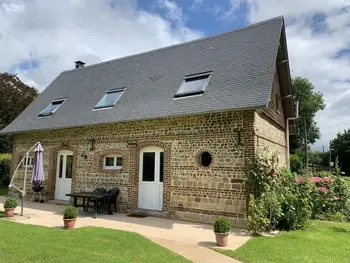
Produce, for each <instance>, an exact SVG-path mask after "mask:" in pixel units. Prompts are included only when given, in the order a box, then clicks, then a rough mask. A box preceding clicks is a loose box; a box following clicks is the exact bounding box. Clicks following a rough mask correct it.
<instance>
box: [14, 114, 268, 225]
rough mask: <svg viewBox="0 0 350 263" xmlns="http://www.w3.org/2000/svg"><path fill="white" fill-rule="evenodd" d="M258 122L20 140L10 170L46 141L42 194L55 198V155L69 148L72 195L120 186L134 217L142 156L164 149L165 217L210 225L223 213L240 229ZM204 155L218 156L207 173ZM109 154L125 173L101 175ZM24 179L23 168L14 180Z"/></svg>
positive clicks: (201, 119)
mask: <svg viewBox="0 0 350 263" xmlns="http://www.w3.org/2000/svg"><path fill="white" fill-rule="evenodd" d="M257 116H258V115H257V114H256V113H255V112H254V111H236V112H224V113H215V114H214V113H213V114H203V115H197V116H186V117H172V118H164V119H156V120H144V121H135V122H127V123H115V124H108V125H98V126H89V127H81V128H70V129H61V130H51V131H41V132H34V133H26V134H18V135H15V136H14V144H13V169H14V168H15V166H16V165H17V164H18V162H19V159H20V157H21V154H22V155H23V153H24V152H26V151H27V150H28V149H29V148H30V147H31V146H32V145H33V144H34V143H35V142H37V141H41V143H42V145H43V148H44V149H45V152H44V170H45V173H46V178H47V181H46V183H45V190H44V194H46V195H47V198H48V199H54V196H55V181H56V166H57V153H58V151H60V150H64V149H69V150H71V151H73V178H72V191H88V190H93V189H94V188H96V187H98V186H104V187H107V188H112V187H119V188H120V189H121V193H120V196H119V200H118V203H119V204H118V208H119V209H120V210H121V211H130V210H134V209H136V208H137V207H138V183H139V153H140V150H141V149H142V148H143V147H146V146H158V147H161V148H162V149H163V150H164V183H163V184H164V192H163V200H164V202H163V213H164V215H165V216H169V217H176V218H180V219H186V220H194V221H202V222H212V220H213V219H214V217H216V216H218V215H223V216H228V217H230V218H231V219H232V221H233V222H234V224H235V225H236V226H239V225H240V226H242V225H243V218H244V216H245V213H246V202H247V198H246V196H247V194H246V193H245V191H244V186H243V177H244V167H245V165H246V164H247V161H248V160H249V158H251V157H252V156H253V155H254V153H255V148H256V145H255V144H256V142H259V143H260V142H261V140H260V139H259V141H257V140H255V139H254V138H255V137H254V134H256V131H255V129H254V123H256V124H257V125H258V126H259V125H260V123H262V121H259V122H258V121H257ZM260 126H261V125H260ZM91 140H94V148H95V149H91V147H92V142H91ZM204 151H208V152H209V153H210V154H211V155H212V158H213V160H212V163H211V165H210V166H209V167H203V166H201V165H200V164H199V155H200V153H202V152H204ZM110 153H111V154H113V153H116V154H118V155H120V156H122V157H123V168H122V169H121V170H118V171H110V170H104V169H102V168H103V167H102V160H103V156H104V155H106V154H110ZM30 172H31V171H30ZM21 175H23V168H20V171H19V177H17V180H16V181H18V182H19V181H20V179H21V178H20V176H21ZM18 179H19V180H18ZM28 182H29V181H28ZM28 187H29V188H30V184H28ZM29 188H28V189H27V191H28V192H30V189H29Z"/></svg>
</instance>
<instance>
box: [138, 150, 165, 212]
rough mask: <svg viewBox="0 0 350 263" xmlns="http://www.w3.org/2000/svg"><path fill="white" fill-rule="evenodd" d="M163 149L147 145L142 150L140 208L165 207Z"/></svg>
mask: <svg viewBox="0 0 350 263" xmlns="http://www.w3.org/2000/svg"><path fill="white" fill-rule="evenodd" d="M163 160H164V156H163V150H162V149H161V148H159V147H153V146H152V147H146V148H143V149H142V150H141V152H140V169H139V170H140V181H139V208H143V209H149V210H160V211H161V210H162V209H163V171H164V169H163Z"/></svg>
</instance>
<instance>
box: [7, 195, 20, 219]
mask: <svg viewBox="0 0 350 263" xmlns="http://www.w3.org/2000/svg"><path fill="white" fill-rule="evenodd" d="M17 205H18V203H17V200H16V198H13V197H11V198H8V199H7V200H6V201H5V204H4V208H5V215H6V216H7V217H13V214H14V211H15V208H16V207H17Z"/></svg>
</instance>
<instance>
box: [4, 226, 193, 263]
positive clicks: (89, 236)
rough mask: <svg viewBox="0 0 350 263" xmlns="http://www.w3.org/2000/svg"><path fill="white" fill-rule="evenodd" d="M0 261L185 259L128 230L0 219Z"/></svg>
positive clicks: (37, 262) (77, 261) (50, 262)
mask: <svg viewBox="0 0 350 263" xmlns="http://www.w3.org/2000/svg"><path fill="white" fill-rule="evenodd" d="M62 223H63V222H62ZM0 262H1V263H5V262H6V263H15V262H16V263H17V262H21V263H27V262H31V263H32V262H33V263H34V262H36V263H56V262H62V263H63V262H75V263H80V262H84V263H89V262H93V263H96V262H103V263H109V262H110V263H112V262H113V263H119V262H121V263H122V262H125V263H129V262H152V263H153V262H154V263H156V262H167V263H168V262H169V263H171V262H189V261H188V260H186V259H185V258H183V257H181V256H179V255H177V254H175V253H173V252H171V251H169V250H167V249H165V248H163V247H161V246H159V245H157V244H155V243H153V242H152V241H150V240H148V239H146V238H144V237H142V236H141V235H139V234H135V233H131V232H125V231H119V230H111V229H105V228H96V227H85V228H79V229H74V230H69V231H66V230H57V229H53V228H47V227H40V226H32V225H24V224H20V223H14V222H9V221H6V220H0Z"/></svg>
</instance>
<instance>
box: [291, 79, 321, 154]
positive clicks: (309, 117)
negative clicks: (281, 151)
mask: <svg viewBox="0 0 350 263" xmlns="http://www.w3.org/2000/svg"><path fill="white" fill-rule="evenodd" d="M292 86H293V100H294V103H296V101H299V116H300V117H302V119H300V120H299V121H298V128H299V131H300V132H299V134H298V135H293V136H291V138H290V151H291V153H294V152H295V150H296V149H298V148H300V147H302V146H303V144H304V119H305V120H306V130H307V140H308V143H309V144H313V143H315V141H316V140H317V139H319V138H320V136H321V134H320V130H319V128H318V126H317V123H316V121H315V115H316V113H317V112H318V111H320V110H323V109H324V108H325V106H326V105H325V103H324V100H323V95H322V93H321V92H318V91H315V88H314V86H313V85H312V83H311V82H310V81H309V80H308V79H306V78H301V77H296V78H293V79H292Z"/></svg>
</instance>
